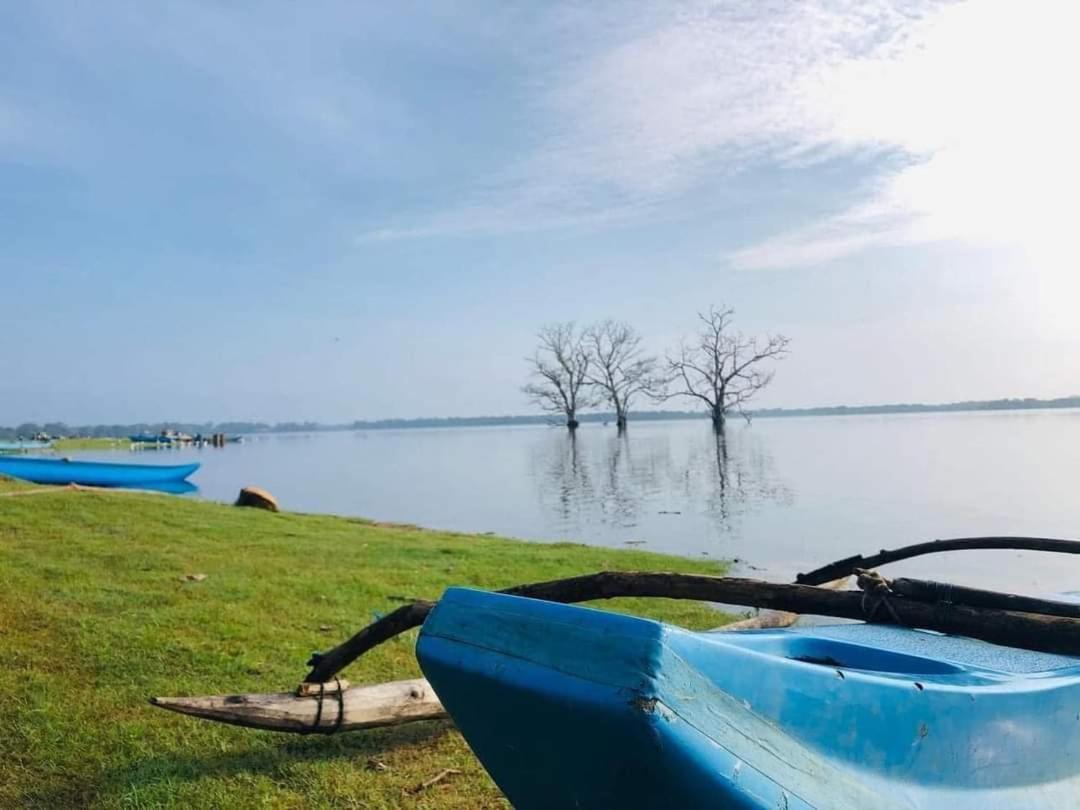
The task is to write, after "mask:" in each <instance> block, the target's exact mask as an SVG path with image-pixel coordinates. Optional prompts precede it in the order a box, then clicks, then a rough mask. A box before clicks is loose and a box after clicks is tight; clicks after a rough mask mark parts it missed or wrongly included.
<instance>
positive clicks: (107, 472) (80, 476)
mask: <svg viewBox="0 0 1080 810" xmlns="http://www.w3.org/2000/svg"><path fill="white" fill-rule="evenodd" d="M199 466H200V465H199V464H198V463H197V462H196V463H192V464H169V465H161V464H112V463H105V462H99V461H69V460H67V459H60V458H34V457H31V458H25V457H18V458H15V457H13V458H8V457H2V458H0V475H10V476H11V477H12V478H20V479H22V480H24V481H31V482H33V483H35V484H81V485H83V486H91V487H135V488H138V487H140V486H144V485H151V484H153V485H161V484H172V483H175V482H181V481H184V480H185V479H186V478H187V477H188V476H190V475H191V474H192V473H194V472H195V471H196V470H198V469H199Z"/></svg>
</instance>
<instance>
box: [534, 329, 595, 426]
mask: <svg viewBox="0 0 1080 810" xmlns="http://www.w3.org/2000/svg"><path fill="white" fill-rule="evenodd" d="M537 337H538V338H539V340H540V345H539V346H538V347H537V349H536V353H535V354H534V355H533V356H532V357H531V358H529V364H530V365H531V366H532V377H533V382H531V383H529V384H528V385H526V386H525V387H524V388H523V389H522V390H523V391H524V392H525V394H526V395H528V397H529V399H531V400H532V401H533V402H534V403H536V404H537V405H539V406H540V407H541V408H542V409H544V410H545V411H548V412H549V413H559V414H563V415H564V416H565V417H566V426H567V427H568V428H569V429H570V430H575V429H576V428H577V426H578V420H577V413H578V410H579V409H582V408H590V407H592V406H593V405H595V404H596V402H597V397H596V395H595V392H594V391H593V390H592V387H591V386H590V385H589V367H590V365H591V362H592V360H591V358H590V356H589V351H588V349H587V348H586V345H585V336H584V333H583V332H581V331H579V330H578V329H577V327H576V326H575V325H574V324H573V322H569V323H557V324H551V325H549V326H545V327H544V328H543V329H541V330H540V331H539V333H537Z"/></svg>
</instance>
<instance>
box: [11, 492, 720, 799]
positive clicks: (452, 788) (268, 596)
mask: <svg viewBox="0 0 1080 810" xmlns="http://www.w3.org/2000/svg"><path fill="white" fill-rule="evenodd" d="M30 489H39V488H31V487H29V486H27V485H22V484H16V483H14V482H11V481H3V480H2V479H0V572H2V573H0V577H2V585H3V587H0V658H2V660H3V662H4V664H3V666H0V807H24V806H30V807H48V808H58V807H86V806H92V807H184V808H197V807H206V808H209V807H256V806H257V807H281V808H291V807H296V808H301V807H304V808H307V807H329V806H334V807H363V808H398V807H402V808H409V807H416V808H432V809H433V810H435V809H438V808H485V807H506V806H508V805H507V804H506V803H505V801H504V800H503V799H502V798H501V797H500V794H499V792H498V790H497V789H496V788H495V786H494V785H493V784H492V783H491V781H490V780H489V779H488V777H487V775H486V774H485V773H484V771H483V769H482V768H481V766H480V765H479V763H478V762H477V761H476V760H475V758H473V756H472V754H471V753H470V752H469V750H468V748H467V747H466V746H465V744H464V742H463V741H462V739H461V737H460V736H459V735H458V734H457V732H456V731H455V730H454V729H453V727H452V725H451V724H450V723H447V722H430V723H421V724H416V725H412V726H402V727H399V728H394V729H382V730H377V731H372V732H360V733H352V734H343V735H340V736H338V737H291V736H283V735H275V734H271V733H267V732H257V731H251V730H247V729H237V728H231V727H227V726H220V725H216V724H210V723H204V722H199V721H195V720H191V719H188V718H184V717H179V716H176V715H172V714H169V713H166V712H163V711H160V710H157V709H153V708H151V707H149V706H148V705H147V703H146V700H147V697H148V696H150V695H177V694H180V695H184V694H212V693H224V692H251V691H277V690H286V689H290V688H292V687H294V686H295V685H296V683H297V682H298V681H299V680H300V679H301V678H302V676H303V674H304V672H305V671H306V668H305V666H304V661H306V660H307V658H308V656H309V655H310V653H311V652H312V651H313V650H316V649H326V648H329V647H331V646H333V645H334V644H335V643H337V642H338V641H340V640H341V639H343V638H344V637H346V636H347V635H349V634H350V633H352V632H353V631H354V630H356V629H357V628H359V627H360V626H361V625H363V624H366V623H367V622H369V621H370V620H371V619H372V618H373V616H374V615H376V614H377V613H379V612H385V611H387V610H390V609H392V608H393V607H395V606H396V605H398V604H400V600H401V599H403V598H408V597H428V598H434V597H438V595H439V594H440V593H441V591H442V590H443V589H444V588H445V587H446V586H448V585H451V584H467V585H475V586H478V587H483V588H498V587H503V586H507V585H510V584H513V583H518V582H525V581H531V580H541V579H549V578H553V577H558V576H566V575H572V574H578V573H585V572H589V571H594V570H599V569H603V568H621V569H635V568H652V569H669V570H679V571H692V572H708V573H720V572H721V571H722V566H721V565H720V564H718V563H711V562H705V561H694V560H684V559H679V558H672V557H662V556H659V555H654V554H650V553H647V552H641V551H636V550H627V551H622V550H614V551H612V550H606V549H597V548H589V547H585V546H579V545H570V544H557V545H541V544H531V543H521V542H515V541H510V540H503V539H499V538H493V537H481V536H468V535H460V534H448V533H442V532H430V531H423V530H420V529H416V528H413V527H407V526H385V525H377V524H373V523H370V522H366V521H361V520H350V519H345V518H335V517H324V516H315V515H296V514H270V513H266V512H261V511H257V510H251V509H236V508H233V507H228V506H221V505H217V504H210V503H205V502H199V501H193V500H185V499H181V498H175V497H168V496H161V495H137V494H127V493H100V492H76V491H70V490H62V489H59V490H56V491H50V492H46V493H44V494H42V493H40V492H34V493H32V494H16V495H14V496H11V495H9V494H4V493H13V492H29V490H30ZM195 573H198V574H206V575H207V576H206V579H205V580H203V581H200V582H191V581H186V580H185V575H187V574H195ZM602 606H603V607H610V608H612V609H618V610H626V611H632V612H635V613H639V614H642V615H648V616H653V617H656V618H662V619H665V620H668V621H672V622H675V623H678V624H682V625H684V626H688V627H699V628H700V627H708V626H712V625H715V624H718V623H719V621H718V614H716V613H715V612H714V611H713V610H712V609H711V608H709V607H708V606H706V605H702V604H699V603H688V602H675V601H667V600H618V601H615V602H611V603H605V604H603V605H602ZM414 639H415V632H414V633H413V634H410V635H409V636H408V637H403V638H400V639H397V640H395V641H393V642H390V643H389V644H385V645H383V646H382V647H379V648H377V649H376V650H374V651H373V652H372V653H370V654H369V655H368V656H366V657H365V658H363V659H362V660H361V661H359V662H357V664H355V665H354V666H353V667H352V668H350V669H349V670H347V671H346V677H348V678H349V679H350V680H351V681H352V682H353V683H364V682H377V681H384V680H393V679H398V678H403V677H411V676H414V675H417V674H418V672H419V670H418V668H417V665H416V661H415V658H414V655H413V642H414ZM444 768H455V769H458V770H460V771H461V773H460V774H459V775H455V776H453V777H452V778H450V779H446V780H444V781H443V782H440V783H439V784H437V785H435V786H432V787H431V788H429V789H427V790H425V791H422V792H420V793H417V794H413V793H412V792H411V789H412V788H414V787H415V786H417V785H419V784H420V783H421V782H423V781H424V780H426V779H429V778H430V777H432V776H433V775H435V774H437V773H438V772H439V771H441V770H442V769H444Z"/></svg>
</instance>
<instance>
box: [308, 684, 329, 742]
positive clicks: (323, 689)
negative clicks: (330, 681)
mask: <svg viewBox="0 0 1080 810" xmlns="http://www.w3.org/2000/svg"><path fill="white" fill-rule="evenodd" d="M325 694H326V684H325V683H320V684H319V697H318V701H319V705H318V706H317V707H316V708H315V722H314V723H312V724H311V728H309V729H308V730H307V732H305V733H307V734H310V733H311V732H313V731H318V730H319V724H320V723H322V702H323V695H325Z"/></svg>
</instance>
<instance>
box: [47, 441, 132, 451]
mask: <svg viewBox="0 0 1080 810" xmlns="http://www.w3.org/2000/svg"><path fill="white" fill-rule="evenodd" d="M130 446H131V442H130V441H128V440H127V439H57V440H56V441H55V442H53V449H54V450H56V451H57V452H65V451H70V450H127V449H128V447H130Z"/></svg>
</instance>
